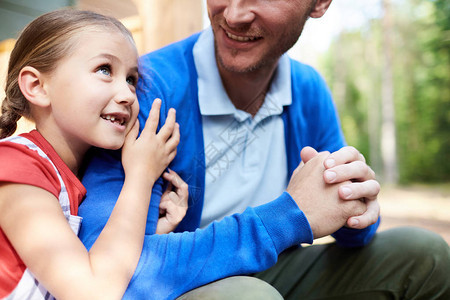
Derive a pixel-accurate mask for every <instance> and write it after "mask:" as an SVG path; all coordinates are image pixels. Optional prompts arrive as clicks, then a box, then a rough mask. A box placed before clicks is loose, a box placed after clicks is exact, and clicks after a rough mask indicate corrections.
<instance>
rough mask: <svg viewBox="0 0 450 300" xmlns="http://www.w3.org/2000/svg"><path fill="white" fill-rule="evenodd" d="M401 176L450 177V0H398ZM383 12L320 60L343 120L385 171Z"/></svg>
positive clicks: (352, 139) (351, 139)
mask: <svg viewBox="0 0 450 300" xmlns="http://www.w3.org/2000/svg"><path fill="white" fill-rule="evenodd" d="M392 10H393V18H394V21H393V22H394V24H393V26H394V28H393V30H394V32H393V35H394V36H393V39H392V50H393V55H394V59H393V66H392V69H393V73H394V78H393V81H394V82H393V85H394V101H395V110H396V128H397V129H396V136H397V158H398V168H399V174H400V183H413V182H449V181H450V1H448V0H435V1H432V0H427V1H424V0H409V1H401V4H399V2H398V1H397V2H396V1H393V2H392ZM382 35H383V32H382V26H381V20H380V19H373V20H371V21H370V23H369V24H368V25H367V26H366V27H364V28H360V29H358V30H354V31H352V32H343V33H341V34H340V35H339V37H338V38H337V39H336V40H334V42H333V44H332V46H331V47H330V49H329V50H328V52H327V53H326V55H325V56H324V57H323V59H322V60H321V69H322V70H324V76H325V77H326V80H327V82H328V83H329V84H330V88H331V90H332V93H333V95H334V98H335V101H336V104H337V107H338V110H339V114H340V116H341V121H342V126H343V130H344V133H345V136H346V138H347V142H348V144H350V145H353V146H355V147H357V148H358V149H359V150H360V151H361V152H362V153H363V154H364V155H365V156H366V158H367V159H368V161H369V163H370V164H371V165H372V167H373V168H374V169H375V171H376V172H377V173H378V174H380V173H382V157H381V154H380V153H381V151H380V134H381V132H380V128H381V112H380V111H381V110H380V104H381V89H382V87H381V83H382V81H381V75H382V72H383V61H382V59H383V57H382V55H383V51H382V50H383V49H382V47H383V45H382Z"/></svg>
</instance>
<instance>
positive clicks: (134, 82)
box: [127, 76, 137, 86]
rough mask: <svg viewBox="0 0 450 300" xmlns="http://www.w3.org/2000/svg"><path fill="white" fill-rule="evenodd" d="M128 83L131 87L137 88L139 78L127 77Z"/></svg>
mask: <svg viewBox="0 0 450 300" xmlns="http://www.w3.org/2000/svg"><path fill="white" fill-rule="evenodd" d="M127 83H128V84H129V85H132V86H136V84H137V78H136V77H135V76H129V77H127Z"/></svg>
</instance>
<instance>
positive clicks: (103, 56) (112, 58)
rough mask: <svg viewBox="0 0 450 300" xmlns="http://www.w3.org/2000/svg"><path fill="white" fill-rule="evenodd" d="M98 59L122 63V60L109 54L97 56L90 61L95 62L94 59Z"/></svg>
mask: <svg viewBox="0 0 450 300" xmlns="http://www.w3.org/2000/svg"><path fill="white" fill-rule="evenodd" d="M98 58H107V59H109V60H112V61H120V59H119V58H118V57H117V56H115V55H112V54H109V53H100V54H97V55H96V56H94V57H91V58H90V59H89V60H94V59H98Z"/></svg>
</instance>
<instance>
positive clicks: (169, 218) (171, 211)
mask: <svg viewBox="0 0 450 300" xmlns="http://www.w3.org/2000/svg"><path fill="white" fill-rule="evenodd" d="M163 178H164V179H165V180H167V181H169V184H168V186H167V189H166V191H165V192H164V194H163V195H162V197H161V202H160V204H159V215H160V218H159V220H158V224H157V226H156V233H157V234H165V233H169V232H171V231H173V230H174V229H175V228H176V227H177V226H178V224H179V223H180V222H181V220H182V219H183V218H184V216H185V215H186V211H187V209H188V196H189V191H188V185H187V184H186V182H184V181H183V179H181V177H180V176H178V174H177V173H176V172H174V171H172V170H169V173H164V174H163ZM173 188H174V189H175V191H173Z"/></svg>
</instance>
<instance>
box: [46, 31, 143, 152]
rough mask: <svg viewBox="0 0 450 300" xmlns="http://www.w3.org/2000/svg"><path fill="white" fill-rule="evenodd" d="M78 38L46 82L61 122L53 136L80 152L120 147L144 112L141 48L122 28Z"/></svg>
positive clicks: (55, 117)
mask: <svg viewBox="0 0 450 300" xmlns="http://www.w3.org/2000/svg"><path fill="white" fill-rule="evenodd" d="M74 38H75V39H76V41H75V43H74V49H72V51H71V54H70V55H69V56H68V57H66V58H63V59H62V60H61V61H59V62H58V63H57V67H56V69H55V70H54V71H52V72H51V74H49V75H48V80H47V81H46V83H47V91H48V97H49V99H50V103H51V114H50V118H51V119H52V121H53V123H54V125H56V126H52V127H51V128H54V130H56V132H53V133H52V134H51V135H50V136H55V137H58V138H60V139H61V138H62V139H63V140H64V141H65V142H66V143H68V144H69V147H71V148H72V149H76V150H79V151H83V150H86V149H87V148H88V147H90V146H96V147H100V148H105V149H118V148H120V147H121V146H122V145H123V142H124V139H125V135H126V134H127V133H128V131H129V130H130V129H131V127H132V126H133V124H134V123H135V121H136V117H137V113H138V111H139V105H138V102H137V98H136V84H137V80H138V68H137V66H138V54H137V51H136V48H135V46H134V44H133V43H132V42H131V40H129V39H128V37H126V36H124V35H123V34H122V33H121V32H119V31H117V32H111V31H108V32H107V31H105V30H86V31H83V32H82V33H79V34H77V35H76V36H75V37H74ZM53 142H56V141H53Z"/></svg>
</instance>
